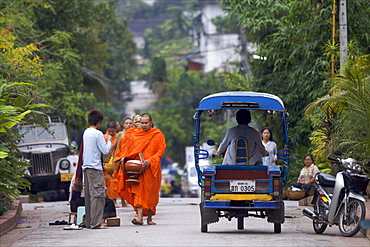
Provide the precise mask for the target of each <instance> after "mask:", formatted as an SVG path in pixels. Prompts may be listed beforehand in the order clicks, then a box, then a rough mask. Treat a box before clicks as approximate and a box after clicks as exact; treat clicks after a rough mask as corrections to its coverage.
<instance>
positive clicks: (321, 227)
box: [313, 220, 328, 234]
mask: <svg viewBox="0 0 370 247" xmlns="http://www.w3.org/2000/svg"><path fill="white" fill-rule="evenodd" d="M327 226H328V225H327V224H325V223H322V222H320V221H319V220H313V229H314V231H315V232H316V233H317V234H322V233H323V232H325V230H326V227H327Z"/></svg>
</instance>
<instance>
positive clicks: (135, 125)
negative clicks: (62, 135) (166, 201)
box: [104, 113, 166, 225]
mask: <svg viewBox="0 0 370 247" xmlns="http://www.w3.org/2000/svg"><path fill="white" fill-rule="evenodd" d="M105 136H106V139H107V137H108V136H111V139H112V148H111V151H110V153H111V159H110V162H109V163H110V165H111V166H112V167H111V169H110V170H107V169H106V170H105V171H104V174H105V186H106V188H107V197H108V198H110V199H113V200H114V201H115V204H116V205H117V206H118V204H117V202H116V201H117V198H121V199H122V206H125V203H124V201H127V202H128V203H129V204H130V205H131V206H132V207H133V208H134V210H135V211H136V217H135V218H134V219H133V220H132V221H131V222H132V223H133V224H135V225H143V224H144V216H147V224H148V225H155V224H156V223H155V222H154V221H153V218H152V217H153V215H155V214H156V206H157V204H158V201H159V194H160V193H159V192H160V188H161V180H162V173H161V164H160V161H161V158H162V157H163V155H164V152H165V149H166V142H165V137H164V135H163V133H162V132H161V131H160V130H159V129H156V128H153V120H152V117H151V115H150V114H147V113H146V114H143V115H138V114H136V115H134V116H133V118H132V119H130V118H126V119H125V120H124V121H123V125H122V127H121V126H120V125H119V123H118V122H117V121H112V122H109V123H108V124H107V132H106V134H105ZM129 160H139V161H140V162H141V165H142V166H143V168H144V169H143V170H142V172H141V173H140V174H139V175H138V176H137V179H138V181H139V182H136V183H132V182H126V180H127V179H128V178H129V177H128V175H127V174H126V173H125V170H124V164H125V162H127V161H129ZM106 165H107V164H106Z"/></svg>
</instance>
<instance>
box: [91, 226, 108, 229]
mask: <svg viewBox="0 0 370 247" xmlns="http://www.w3.org/2000/svg"><path fill="white" fill-rule="evenodd" d="M91 229H109V228H108V227H106V226H98V227H94V228H91Z"/></svg>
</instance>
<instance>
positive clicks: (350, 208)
mask: <svg viewBox="0 0 370 247" xmlns="http://www.w3.org/2000/svg"><path fill="white" fill-rule="evenodd" d="M364 218H365V204H364V202H362V201H359V200H357V199H350V200H349V202H348V204H347V210H345V209H344V207H342V208H341V210H340V213H339V231H340V233H341V234H342V235H343V236H344V237H352V236H354V235H356V234H357V233H358V231H359V230H360V229H361V226H360V222H361V220H363V219H364Z"/></svg>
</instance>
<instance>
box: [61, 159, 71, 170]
mask: <svg viewBox="0 0 370 247" xmlns="http://www.w3.org/2000/svg"><path fill="white" fill-rule="evenodd" d="M70 166H71V163H70V162H69V160H66V159H64V160H61V161H60V164H59V168H60V169H62V170H68V169H69V167H70Z"/></svg>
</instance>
